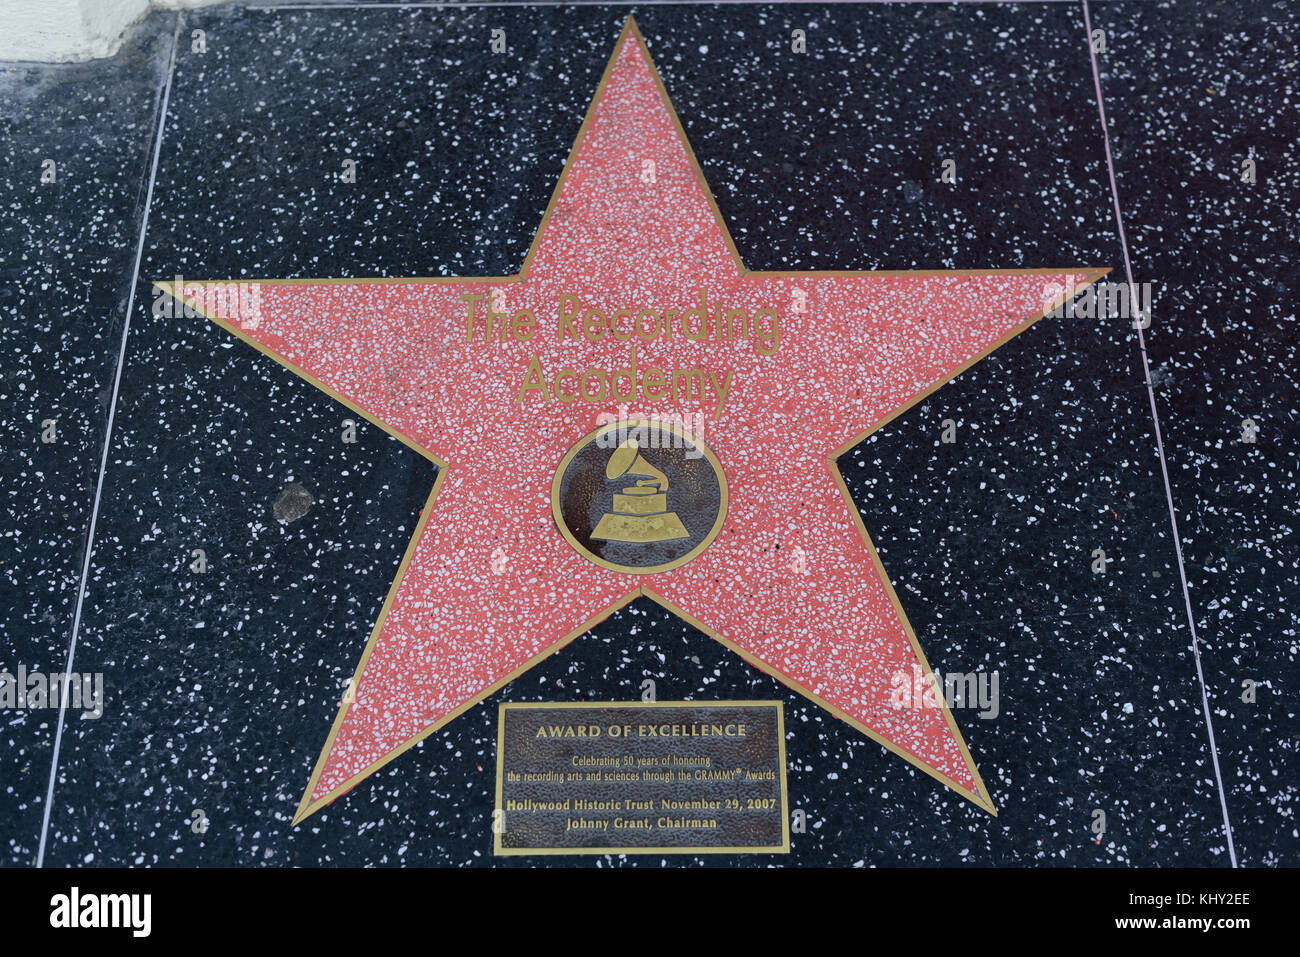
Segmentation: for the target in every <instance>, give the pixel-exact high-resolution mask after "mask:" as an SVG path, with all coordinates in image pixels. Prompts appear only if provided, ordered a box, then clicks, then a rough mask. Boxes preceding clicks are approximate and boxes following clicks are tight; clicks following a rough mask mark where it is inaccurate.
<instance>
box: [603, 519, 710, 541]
mask: <svg viewBox="0 0 1300 957" xmlns="http://www.w3.org/2000/svg"><path fill="white" fill-rule="evenodd" d="M591 537H592V538H596V539H600V540H602V541H606V542H634V543H642V542H670V541H673V540H674V539H678V538H690V537H691V534H690V532H688V531H686V526H685V525H683V524H682V520H681V519H680V518H678V517H677V513H676V512H661V513H660V514H658V515H619V514H617V513H614V512H606V513H605V514H604V515H602V516H601V517H600V521H599V522H597V523H596V528H595V529H594V530H593V531H592V533H591Z"/></svg>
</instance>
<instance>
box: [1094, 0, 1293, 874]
mask: <svg viewBox="0 0 1300 957" xmlns="http://www.w3.org/2000/svg"><path fill="white" fill-rule="evenodd" d="M1094 10H1095V12H1094V20H1095V23H1094V26H1096V27H1100V28H1102V29H1105V30H1106V31H1107V33H1108V34H1109V37H1110V49H1109V52H1108V53H1106V54H1105V55H1103V56H1101V57H1100V58H1099V61H1100V65H1101V68H1102V73H1101V80H1102V84H1103V90H1104V93H1105V97H1106V105H1107V110H1108V112H1109V120H1110V129H1111V138H1112V143H1113V144H1115V146H1116V155H1115V164H1116V176H1117V181H1118V188H1119V197H1120V203H1121V208H1122V211H1123V214H1124V219H1125V225H1126V227H1127V234H1128V241H1129V245H1130V255H1131V257H1132V261H1133V272H1134V279H1135V280H1136V281H1139V282H1151V283H1153V285H1154V309H1153V313H1154V314H1153V318H1152V327H1151V329H1150V330H1149V331H1148V332H1147V334H1146V339H1147V347H1148V351H1149V353H1150V361H1151V367H1152V378H1153V381H1154V382H1155V383H1156V400H1157V404H1158V406H1159V410H1160V417H1161V422H1162V424H1163V426H1164V440H1165V450H1166V455H1167V457H1168V462H1169V473H1170V482H1171V484H1172V487H1173V499H1174V504H1175V505H1176V507H1177V510H1178V522H1179V527H1180V529H1181V530H1182V542H1183V557H1184V561H1185V564H1186V571H1187V578H1188V584H1189V586H1190V595H1191V605H1192V614H1193V618H1194V621H1195V623H1196V630H1197V634H1198V635H1199V638H1200V642H1201V647H1202V654H1201V658H1202V665H1203V667H1204V670H1205V681H1206V687H1207V692H1208V695H1209V700H1210V707H1211V711H1212V714H1213V716H1214V723H1215V732H1216V735H1217V743H1218V752H1219V761H1220V764H1221V765H1222V769H1223V774H1224V781H1225V786H1226V792H1227V793H1226V799H1227V804H1228V813H1229V818H1230V820H1231V822H1232V829H1233V834H1234V838H1235V842H1236V850H1237V854H1238V856H1239V857H1240V859H1241V862H1242V863H1243V864H1244V865H1255V866H1258V865H1261V864H1263V865H1268V864H1290V865H1293V866H1294V864H1295V863H1296V860H1297V850H1300V832H1298V831H1297V823H1296V814H1297V811H1298V810H1300V807H1298V804H1300V778H1298V776H1297V772H1296V767H1297V750H1298V749H1300V738H1297V733H1298V729H1300V722H1298V721H1297V708H1296V695H1297V689H1298V688H1300V661H1298V659H1297V652H1298V649H1297V639H1296V635H1297V622H1298V621H1300V617H1298V616H1297V611H1296V595H1297V580H1298V578H1300V547H1298V545H1297V538H1296V536H1297V505H1298V504H1300V458H1298V457H1300V410H1298V409H1297V401H1298V399H1300V395H1298V392H1300V390H1298V389H1297V385H1296V382H1297V375H1296V369H1297V364H1298V362H1300V326H1298V325H1297V321H1296V294H1297V291H1298V290H1300V253H1298V252H1297V249H1298V248H1300V247H1298V245H1297V232H1296V222H1297V217H1298V216H1300V195H1298V194H1297V189H1296V183H1295V175H1294V171H1295V170H1296V168H1297V161H1298V160H1300V10H1298V9H1297V8H1296V6H1295V4H1290V3H1267V2H1247V3H1238V4H1201V5H1192V6H1191V7H1188V6H1187V5H1185V4H1178V5H1176V7H1174V6H1171V5H1168V4H1135V3H1114V4H1111V3H1106V4H1100V5H1098V6H1097V7H1095V8H1094ZM1175 14H1177V15H1175ZM1246 159H1251V160H1253V161H1254V164H1255V171H1254V172H1255V182H1254V183H1249V182H1244V181H1243V179H1242V175H1243V173H1244V172H1246V170H1245V168H1243V165H1242V163H1243V160H1246ZM1246 419H1250V420H1251V421H1252V422H1253V423H1254V425H1255V426H1256V428H1257V434H1256V435H1255V441H1254V442H1253V443H1252V442H1249V441H1245V440H1244V439H1243V436H1246V437H1249V435H1250V433H1251V429H1250V425H1249V424H1246V425H1243V422H1244V420H1246ZM1181 633H1182V635H1183V636H1184V637H1183V640H1184V641H1187V640H1188V639H1187V638H1186V636H1187V634H1188V629H1187V626H1186V622H1185V621H1184V623H1183V626H1182V628H1181ZM1247 680H1249V681H1254V682H1257V683H1258V687H1257V689H1256V692H1255V701H1254V702H1253V703H1247V702H1246V701H1243V695H1244V694H1246V691H1245V689H1244V688H1243V682H1244V681H1247Z"/></svg>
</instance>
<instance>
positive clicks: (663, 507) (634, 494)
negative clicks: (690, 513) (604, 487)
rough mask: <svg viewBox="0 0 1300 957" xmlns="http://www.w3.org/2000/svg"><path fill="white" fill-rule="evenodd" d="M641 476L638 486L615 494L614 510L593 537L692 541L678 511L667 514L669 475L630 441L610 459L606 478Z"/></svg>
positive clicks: (641, 540) (612, 454) (602, 520)
mask: <svg viewBox="0 0 1300 957" xmlns="http://www.w3.org/2000/svg"><path fill="white" fill-rule="evenodd" d="M624 476H642V477H640V478H638V479H637V482H636V484H635V485H629V486H626V487H625V488H624V489H623V490H622V491H621V492H615V493H614V510H613V511H612V512H606V513H605V514H604V515H602V516H601V518H600V521H599V522H598V523H597V524H596V528H595V530H593V531H592V533H591V537H592V538H598V539H601V540H603V541H607V542H637V543H639V542H669V541H673V540H674V539H678V538H690V537H691V535H690V532H688V531H686V527H685V526H684V525H682V520H681V519H680V518H678V517H677V513H676V512H670V511H668V476H667V475H665V474H664V473H663V472H661V471H660V470H659V469H657V468H655V467H654V466H653V465H651V464H650V463H649V462H647V461H646V460H645V457H644V456H642V455H640V454H639V452H638V446H637V442H636V439H628V440H627V441H626V442H624V443H623V444H622V445H620V446H619V447H618V448H616V449H615V450H614V451H613V452H612V453H611V454H610V456H609V462H608V463H607V464H606V465H605V478H607V479H608V480H609V481H611V482H613V481H615V480H617V479H620V478H623V477H624Z"/></svg>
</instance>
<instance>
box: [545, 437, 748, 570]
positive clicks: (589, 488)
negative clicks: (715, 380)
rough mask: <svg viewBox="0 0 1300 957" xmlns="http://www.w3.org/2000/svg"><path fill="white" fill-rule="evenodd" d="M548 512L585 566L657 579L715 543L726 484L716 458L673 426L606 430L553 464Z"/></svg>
mask: <svg viewBox="0 0 1300 957" xmlns="http://www.w3.org/2000/svg"><path fill="white" fill-rule="evenodd" d="M551 511H552V513H553V514H554V515H555V525H556V527H557V528H559V530H560V534H561V535H563V536H564V537H565V539H566V540H568V542H569V544H570V545H572V546H573V547H574V548H576V549H577V550H578V554H580V555H581V556H582V557H583V558H586V559H587V560H588V561H592V562H595V563H596V564H597V565H601V566H603V567H605V568H611V569H613V570H614V571H617V572H630V573H632V574H636V575H643V574H648V573H650V572H662V571H667V570H668V569H670V568H676V567H678V566H679V565H685V564H686V563H687V562H689V561H690V560H691V559H692V558H694V557H695V556H696V555H698V554H700V552H702V551H704V549H706V548H708V547H709V544H710V543H711V542H712V541H713V540H714V539H715V538H717V536H718V532H719V530H721V528H722V522H723V520H724V519H725V518H726V516H727V479H726V477H725V476H724V475H723V474H722V465H721V464H720V463H719V462H718V458H717V456H715V455H714V454H713V453H712V452H710V451H709V449H708V448H707V447H706V446H705V445H704V443H703V442H702V441H700V440H699V439H696V438H694V437H692V436H691V435H690V433H689V432H687V431H686V430H684V429H682V428H680V427H679V426H676V425H670V424H668V423H662V422H654V421H647V420H631V421H619V422H612V423H610V424H609V425H605V426H601V427H600V428H599V429H597V430H596V431H595V432H592V433H591V434H590V435H588V436H586V437H585V438H583V439H582V440H581V441H579V442H578V444H577V445H575V446H574V447H573V448H571V449H569V451H568V453H567V454H566V455H565V456H564V458H562V459H561V460H560V465H559V467H558V468H557V469H556V470H555V480H554V481H553V482H552V483H551Z"/></svg>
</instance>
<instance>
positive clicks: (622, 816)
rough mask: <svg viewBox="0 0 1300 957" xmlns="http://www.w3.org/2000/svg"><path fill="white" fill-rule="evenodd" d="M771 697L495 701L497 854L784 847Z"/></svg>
mask: <svg viewBox="0 0 1300 957" xmlns="http://www.w3.org/2000/svg"><path fill="white" fill-rule="evenodd" d="M789 821H790V811H789V807H788V802H787V798H786V789H785V719H784V715H783V713H782V708H781V702H779V701H662V702H656V703H653V704H642V703H632V704H605V703H600V704H595V703H571V704H551V703H540V704H537V703H521V704H503V705H501V710H500V713H499V715H498V728H497V797H496V809H495V813H494V814H493V827H492V830H493V851H494V852H495V853H497V854H507V855H509V854H688V853H689V854H743V853H787V852H788V851H789V850H790V827H789Z"/></svg>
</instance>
